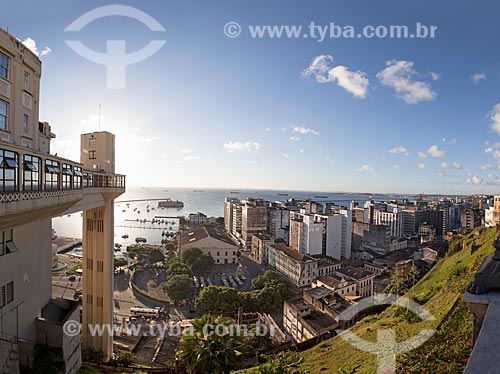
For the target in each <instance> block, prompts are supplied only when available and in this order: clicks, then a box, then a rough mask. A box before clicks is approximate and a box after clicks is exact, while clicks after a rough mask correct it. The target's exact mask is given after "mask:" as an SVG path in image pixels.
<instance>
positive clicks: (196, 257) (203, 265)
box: [181, 248, 215, 274]
mask: <svg viewBox="0 0 500 374" xmlns="http://www.w3.org/2000/svg"><path fill="white" fill-rule="evenodd" d="M181 259H182V261H183V262H185V263H186V265H188V266H189V268H190V269H191V272H192V273H193V274H205V273H208V272H210V270H211V269H212V267H213V266H214V264H215V262H214V259H213V258H212V256H210V255H209V254H208V253H203V252H202V251H201V250H200V249H198V248H186V249H184V250H183V251H182V253H181Z"/></svg>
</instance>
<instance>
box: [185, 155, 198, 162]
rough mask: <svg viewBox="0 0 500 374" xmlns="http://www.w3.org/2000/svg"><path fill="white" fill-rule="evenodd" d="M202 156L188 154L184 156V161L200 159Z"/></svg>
mask: <svg viewBox="0 0 500 374" xmlns="http://www.w3.org/2000/svg"><path fill="white" fill-rule="evenodd" d="M199 159H200V156H197V155H186V156H184V161H192V160H199Z"/></svg>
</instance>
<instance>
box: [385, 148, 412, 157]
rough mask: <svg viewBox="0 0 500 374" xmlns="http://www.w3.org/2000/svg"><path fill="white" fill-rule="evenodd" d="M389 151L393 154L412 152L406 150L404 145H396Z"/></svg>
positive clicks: (406, 154)
mask: <svg viewBox="0 0 500 374" xmlns="http://www.w3.org/2000/svg"><path fill="white" fill-rule="evenodd" d="M389 153H390V154H391V155H400V154H404V155H405V156H408V155H409V154H410V153H409V152H408V151H407V150H406V148H405V147H403V146H399V147H394V148H392V149H390V150H389Z"/></svg>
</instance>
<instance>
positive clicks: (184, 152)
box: [181, 148, 194, 155]
mask: <svg viewBox="0 0 500 374" xmlns="http://www.w3.org/2000/svg"><path fill="white" fill-rule="evenodd" d="M193 153H194V151H193V150H192V149H186V148H184V149H181V154H182V155H189V154H193Z"/></svg>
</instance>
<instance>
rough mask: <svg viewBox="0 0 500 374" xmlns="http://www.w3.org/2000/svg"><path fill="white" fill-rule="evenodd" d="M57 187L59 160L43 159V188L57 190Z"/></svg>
mask: <svg viewBox="0 0 500 374" xmlns="http://www.w3.org/2000/svg"><path fill="white" fill-rule="evenodd" d="M58 188H59V162H57V161H54V160H45V189H46V190H57V189H58Z"/></svg>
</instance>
